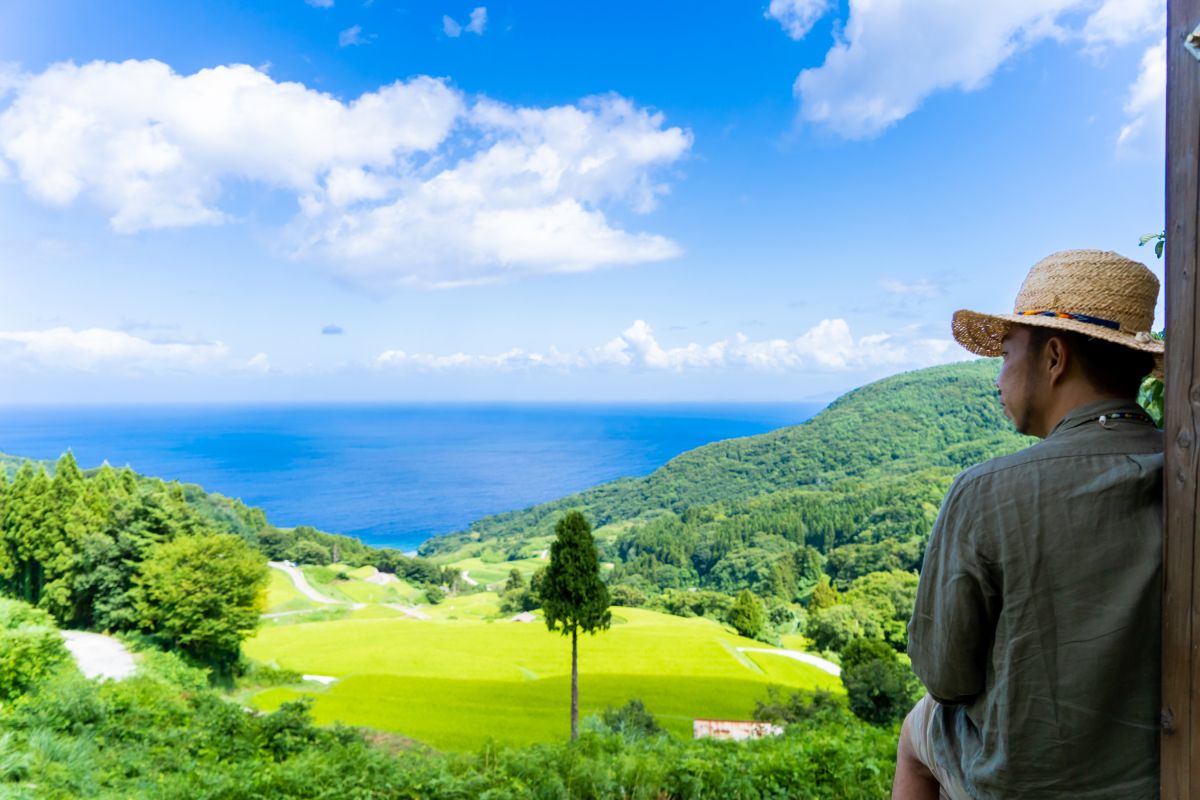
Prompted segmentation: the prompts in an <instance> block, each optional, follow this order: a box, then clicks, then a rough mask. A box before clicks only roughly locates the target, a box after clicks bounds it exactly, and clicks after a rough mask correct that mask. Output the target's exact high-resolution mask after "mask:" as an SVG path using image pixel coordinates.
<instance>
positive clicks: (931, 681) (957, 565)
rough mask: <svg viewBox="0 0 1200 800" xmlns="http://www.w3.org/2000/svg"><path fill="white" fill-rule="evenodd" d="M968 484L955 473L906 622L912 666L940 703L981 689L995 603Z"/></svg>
mask: <svg viewBox="0 0 1200 800" xmlns="http://www.w3.org/2000/svg"><path fill="white" fill-rule="evenodd" d="M969 487H970V484H969V483H966V484H965V490H964V482H963V480H962V476H960V477H959V479H958V480H956V481H955V482H954V484H953V485H952V486H951V487H950V491H949V492H948V493H947V495H946V502H945V503H944V504H943V505H942V510H941V512H940V513H939V514H938V518H937V521H936V522H935V523H934V526H933V532H932V533H931V534H930V537H929V546H928V547H927V548H926V550H925V561H924V566H923V567H922V570H921V579H920V582H919V583H918V584H917V600H916V605H915V607H914V609H913V617H912V620H911V621H910V622H909V624H908V653H909V656H911V658H912V664H913V670H914V671H915V672H916V673H917V677H919V678H920V679H921V681H922V683H924V684H925V688H926V689H927V690H928V691H929V694H930V695H931V696H932V697H933V699H934V700H936V701H938V702H939V703H943V704H959V703H967V702H969V701H970V700H971V699H972V698H974V697H975V696H977V695H978V694H980V693H981V692H982V691H983V688H984V676H985V675H986V672H987V658H988V651H989V650H990V647H991V643H992V638H993V634H994V631H995V623H996V613H997V612H998V605H999V604H998V595H997V593H996V591H995V590H994V584H993V581H992V580H991V578H990V576H989V574H988V571H987V568H986V560H985V558H984V556H983V555H982V554H981V552H980V546H981V545H982V542H981V541H980V535H979V530H980V527H981V526H980V524H979V521H980V520H979V516H978V513H977V511H976V510H975V509H974V508H973V507H972V506H973V504H972V503H971V498H970V497H969V494H970V491H969Z"/></svg>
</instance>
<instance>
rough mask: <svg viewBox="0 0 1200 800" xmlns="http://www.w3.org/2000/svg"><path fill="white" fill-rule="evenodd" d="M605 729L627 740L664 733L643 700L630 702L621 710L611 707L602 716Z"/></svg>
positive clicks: (601, 719)
mask: <svg viewBox="0 0 1200 800" xmlns="http://www.w3.org/2000/svg"><path fill="white" fill-rule="evenodd" d="M600 721H601V722H602V723H603V724H604V727H606V728H608V730H610V731H612V732H613V733H616V734H620V735H621V736H623V737H625V738H626V739H644V738H645V737H647V736H657V735H658V734H660V733H662V732H663V729H662V726H661V725H659V724H658V720H656V719H655V718H654V715H653V714H651V713H650V712H649V711H648V710H646V706H645V704H644V703H642V701H641V700H637V699H634V700H630V701H629V702H628V703H626V704H625V705H623V706H621V707H620V708H614V707H613V706H609V707H608V708H606V709H604V711H603V712H602V713H601V715H600Z"/></svg>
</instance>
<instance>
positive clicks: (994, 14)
mask: <svg viewBox="0 0 1200 800" xmlns="http://www.w3.org/2000/svg"><path fill="white" fill-rule="evenodd" d="M777 3H778V8H777ZM821 5H822V3H820V2H818V0H774V2H772V3H771V7H770V9H769V10H768V12H767V13H768V16H776V17H777V18H780V19H781V22H783V24H784V28H785V30H786V31H787V32H788V34H789V35H790V36H792V38H800V37H802V36H803V35H804V33H807V31H808V29H809V28H811V25H812V22H813V21H815V20H816V19H817V18H818V17H819V16H820V14H821V13H824V12H823V10H822V9H819V8H818V6H821ZM776 10H778V11H779V12H780V13H779V15H776V14H775V13H773V12H775V11H776ZM1081 12H1086V13H1087V14H1088V16H1087V17H1086V21H1084V22H1083V24H1082V27H1079V23H1078V22H1077V21H1075V20H1077V18H1078V15H1079V14H1080V13H1081ZM785 20H792V21H793V22H794V26H789V25H788V23H787V22H786V21H785ZM1164 26H1165V0H1005V1H1004V2H962V0H850V3H849V17H848V19H847V20H846V23H845V26H844V28H843V29H842V30H841V33H840V35H839V38H838V41H837V42H835V44H834V46H833V47H832V48H830V50H829V51H828V52H827V53H826V55H825V60H824V63H823V64H821V65H820V66H819V67H814V68H811V69H806V70H803V71H802V72H801V73H800V75H799V77H797V78H796V82H795V85H794V87H793V88H794V91H795V94H796V97H797V99H798V100H799V101H800V116H801V118H802V119H804V120H806V121H808V122H812V123H816V124H818V125H822V126H825V127H827V128H828V129H829V130H831V131H833V132H834V133H836V134H838V135H840V136H844V137H846V138H852V139H856V138H867V137H871V136H875V135H878V134H879V133H880V132H882V131H884V130H886V129H887V128H888V127H890V126H891V125H893V124H895V123H896V122H897V121H899V120H901V119H903V118H904V117H906V116H908V115H909V114H911V113H912V112H913V111H915V110H916V109H917V108H918V107H919V106H920V105H921V103H922V102H923V101H924V100H925V98H927V97H929V96H930V95H931V94H934V93H936V92H940V91H946V90H954V89H957V90H960V91H964V92H971V91H975V90H977V89H979V88H981V87H983V86H984V85H986V84H987V82H988V80H989V79H990V78H991V76H992V74H993V73H994V72H995V71H996V69H997V68H998V67H1000V65H1001V64H1003V63H1004V62H1005V61H1007V60H1008V59H1009V58H1011V57H1012V56H1013V55H1014V54H1016V53H1018V52H1020V51H1021V50H1023V49H1025V48H1028V47H1029V46H1031V45H1033V44H1034V43H1036V42H1039V41H1042V40H1045V39H1057V40H1059V41H1064V42H1065V41H1080V40H1081V41H1083V42H1084V43H1085V46H1086V47H1087V48H1088V49H1089V50H1091V51H1093V52H1097V51H1099V50H1100V49H1102V48H1104V47H1106V46H1114V45H1123V44H1127V43H1130V42H1133V41H1141V40H1143V39H1144V38H1145V37H1146V36H1148V35H1161V32H1162V31H1163V29H1164Z"/></svg>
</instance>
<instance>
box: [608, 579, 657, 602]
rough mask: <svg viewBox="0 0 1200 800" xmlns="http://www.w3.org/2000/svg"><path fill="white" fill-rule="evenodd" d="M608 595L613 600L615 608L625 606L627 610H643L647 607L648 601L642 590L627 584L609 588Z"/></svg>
mask: <svg viewBox="0 0 1200 800" xmlns="http://www.w3.org/2000/svg"><path fill="white" fill-rule="evenodd" d="M608 594H609V597H611V598H612V604H613V605H614V606H624V607H625V608H641V607H642V606H644V605H646V601H647V599H648V598H647V597H646V593H645V592H643V591H642V590H641V589H638V588H637V587H635V586H627V585H625V584H619V585H617V586H611V587H609V590H608Z"/></svg>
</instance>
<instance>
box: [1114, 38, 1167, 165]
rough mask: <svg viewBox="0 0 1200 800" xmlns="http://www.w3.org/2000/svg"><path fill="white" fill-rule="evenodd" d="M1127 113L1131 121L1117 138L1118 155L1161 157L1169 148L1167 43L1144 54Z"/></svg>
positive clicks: (1160, 44) (1160, 43)
mask: <svg viewBox="0 0 1200 800" xmlns="http://www.w3.org/2000/svg"><path fill="white" fill-rule="evenodd" d="M1125 113H1126V114H1127V115H1128V116H1129V117H1130V120H1129V122H1128V123H1126V124H1125V125H1124V126H1123V127H1122V128H1121V132H1120V134H1118V135H1117V149H1118V151H1119V152H1121V153H1123V154H1133V153H1142V154H1151V155H1154V156H1161V155H1162V152H1163V150H1164V149H1165V147H1166V124H1167V123H1166V120H1167V43H1166V41H1161V42H1159V43H1158V44H1156V45H1154V46H1152V47H1149V48H1147V50H1146V52H1145V53H1143V54H1142V62H1141V67H1140V69H1139V70H1138V76H1137V79H1136V80H1135V81H1134V82H1133V85H1131V86H1130V87H1129V96H1128V98H1127V99H1126V101H1125Z"/></svg>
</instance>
